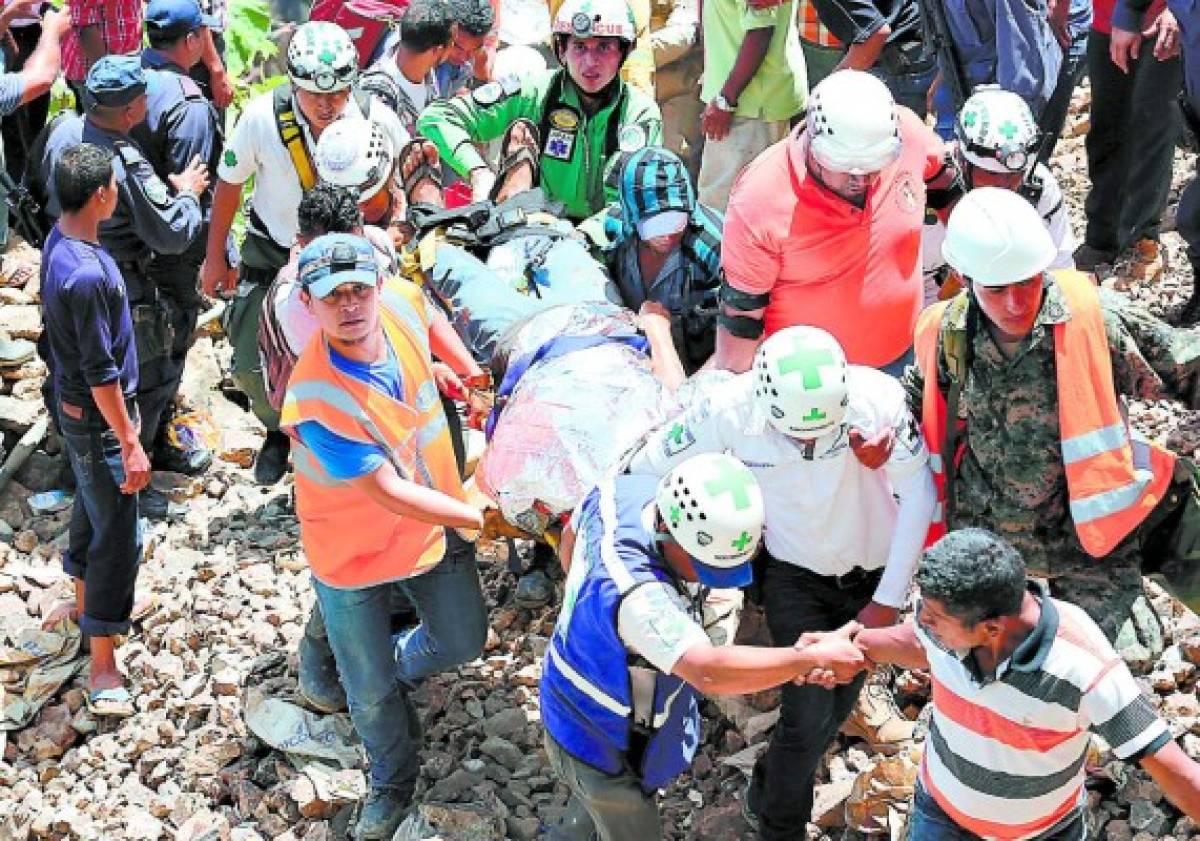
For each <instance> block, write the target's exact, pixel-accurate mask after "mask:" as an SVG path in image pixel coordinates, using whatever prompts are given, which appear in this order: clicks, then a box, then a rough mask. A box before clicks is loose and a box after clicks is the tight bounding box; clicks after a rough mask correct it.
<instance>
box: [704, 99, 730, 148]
mask: <svg viewBox="0 0 1200 841" xmlns="http://www.w3.org/2000/svg"><path fill="white" fill-rule="evenodd" d="M732 127H733V112H732V111H726V110H724V109H723V108H718V107H717V106H716V104H715V103H713V102H710V103H708V105H706V106H704V113H703V114H701V115H700V130H701V131H703V132H704V136H705V137H706V138H708V139H709V140H724V139H725V138H726V137H728V136H729V130H730V129H731V128H732Z"/></svg>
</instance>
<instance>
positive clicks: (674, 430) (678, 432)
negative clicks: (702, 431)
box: [667, 423, 687, 446]
mask: <svg viewBox="0 0 1200 841" xmlns="http://www.w3.org/2000/svg"><path fill="white" fill-rule="evenodd" d="M686 431H687V430H686V429H684V428H683V424H681V423H677V424H675V425H674V426H673V427H671V431H670V432H668V433H667V438H668V440H670V441H671V442H672V443H673V444H675V445H676V446H678V445H680V444H682V443H683V433H684V432H686Z"/></svg>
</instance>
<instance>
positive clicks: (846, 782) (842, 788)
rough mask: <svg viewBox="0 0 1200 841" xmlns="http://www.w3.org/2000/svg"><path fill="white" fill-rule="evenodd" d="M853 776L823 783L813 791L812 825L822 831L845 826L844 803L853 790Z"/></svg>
mask: <svg viewBox="0 0 1200 841" xmlns="http://www.w3.org/2000/svg"><path fill="white" fill-rule="evenodd" d="M854 780H855V777H854V776H850V777H844V778H842V779H841V780H838V781H837V782H832V783H824V784H821V785H818V786H816V788H814V789H813V823H815V824H816V825H817V826H819V827H821V828H822V829H836V828H838V827H843V826H845V825H846V801H847V800H848V799H849V798H850V792H851V791H853V790H854Z"/></svg>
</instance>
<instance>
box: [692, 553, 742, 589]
mask: <svg viewBox="0 0 1200 841" xmlns="http://www.w3.org/2000/svg"><path fill="white" fill-rule="evenodd" d="M692 569H694V570H695V571H696V578H697V580H699V582H700V583H701V584H703V585H704V586H705V587H712V588H714V589H717V590H729V589H733V588H734V587H749V586H750V585H751V584H753V583H754V564H753V563H752V562H750V561H746V563H744V564H739V565H738V566H735V567H716V566H712V565H711V564H706V563H704V562H702V561H698V560H696V559H695V558H692Z"/></svg>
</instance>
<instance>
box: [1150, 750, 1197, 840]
mask: <svg viewBox="0 0 1200 841" xmlns="http://www.w3.org/2000/svg"><path fill="white" fill-rule="evenodd" d="M1141 765H1142V767H1143V768H1145V769H1146V771H1147V772H1149V774H1150V776H1151V777H1153V778H1154V782H1155V783H1157V784H1158V787H1159V788H1161V789H1162V790H1163V794H1165V795H1166V796H1167V799H1168V800H1170V801H1171V802H1172V803H1174V804H1175V805H1176V806H1177V807H1178V808H1179V809H1181V810H1182V811H1183V813H1184V814H1186V815H1187V816H1188V817H1189V818H1191V819H1192V820H1194V821H1195V820H1200V765H1197V764H1196V763H1195V762H1193V761H1192V760H1191V759H1189V758H1188V755H1187V754H1186V753H1184V752H1183V749H1182V748H1180V747H1179V744H1178V743H1177V742H1174V741H1172V742H1169V743H1167V744H1166V745H1163V747H1162V748H1161V749H1159V750H1158V751H1157V752H1156V753H1153V754H1151V755H1150V756H1147V757H1145V758H1144V759H1142V763H1141Z"/></svg>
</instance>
